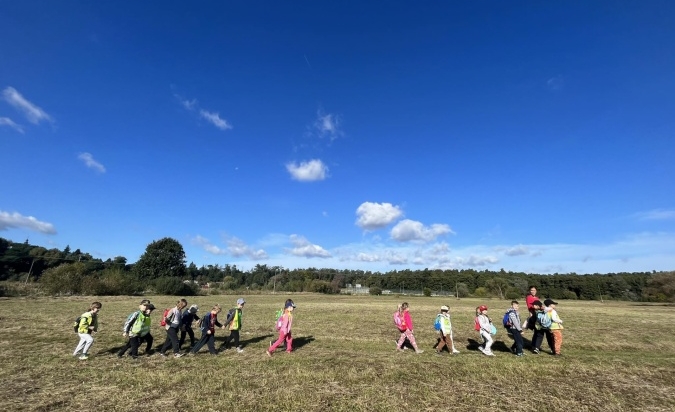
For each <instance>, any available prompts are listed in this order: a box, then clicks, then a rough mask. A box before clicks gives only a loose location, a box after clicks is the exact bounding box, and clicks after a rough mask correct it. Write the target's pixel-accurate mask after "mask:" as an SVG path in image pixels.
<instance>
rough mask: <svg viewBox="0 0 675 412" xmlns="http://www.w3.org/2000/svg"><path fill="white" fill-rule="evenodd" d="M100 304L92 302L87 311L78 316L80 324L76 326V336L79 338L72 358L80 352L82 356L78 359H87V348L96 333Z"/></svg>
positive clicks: (92, 341) (89, 346)
mask: <svg viewBox="0 0 675 412" xmlns="http://www.w3.org/2000/svg"><path fill="white" fill-rule="evenodd" d="M101 307H103V305H101V302H93V303H92V304H91V305H89V310H88V311H86V312H84V313H83V314H82V316H80V322H79V324H78V325H77V334H78V335H79V336H80V342H79V343H78V344H77V347H75V352H73V356H77V355H78V354H79V353H80V351H81V352H82V355H80V357H79V358H78V359H80V360H87V359H89V348H91V345H92V343H94V337H93V336H91V335H92V333H96V332H98V312H99V311H100V310H101Z"/></svg>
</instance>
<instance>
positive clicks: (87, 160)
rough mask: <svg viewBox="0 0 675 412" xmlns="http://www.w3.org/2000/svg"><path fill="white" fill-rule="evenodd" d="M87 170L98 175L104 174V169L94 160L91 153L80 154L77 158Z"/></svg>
mask: <svg viewBox="0 0 675 412" xmlns="http://www.w3.org/2000/svg"><path fill="white" fill-rule="evenodd" d="M77 158H78V159H80V160H81V161H82V162H83V163H84V164H85V165H86V166H87V167H88V168H90V169H94V170H96V171H97V172H99V173H105V167H104V166H103V165H102V164H101V163H99V162H97V161H96V159H94V156H92V155H91V153H87V152H85V153H80V154H79V155H78V156H77Z"/></svg>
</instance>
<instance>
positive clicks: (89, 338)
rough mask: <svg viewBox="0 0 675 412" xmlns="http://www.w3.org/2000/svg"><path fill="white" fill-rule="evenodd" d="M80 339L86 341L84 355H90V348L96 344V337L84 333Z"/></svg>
mask: <svg viewBox="0 0 675 412" xmlns="http://www.w3.org/2000/svg"><path fill="white" fill-rule="evenodd" d="M80 338H81V339H84V347H83V348H82V354H83V355H86V354H88V353H89V348H91V344H92V343H94V337H93V336H91V335H90V334H88V333H82V334H80Z"/></svg>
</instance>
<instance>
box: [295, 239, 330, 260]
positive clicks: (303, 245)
mask: <svg viewBox="0 0 675 412" xmlns="http://www.w3.org/2000/svg"><path fill="white" fill-rule="evenodd" d="M290 241H291V244H293V248H292V249H286V251H287V252H288V253H290V254H292V255H295V256H302V257H307V258H313V257H318V258H329V257H331V254H330V253H329V252H328V251H327V250H326V249H324V248H322V247H321V246H319V245H314V244H312V243H311V242H309V241H308V240H307V239H305V238H304V237H303V236H300V235H291V236H290Z"/></svg>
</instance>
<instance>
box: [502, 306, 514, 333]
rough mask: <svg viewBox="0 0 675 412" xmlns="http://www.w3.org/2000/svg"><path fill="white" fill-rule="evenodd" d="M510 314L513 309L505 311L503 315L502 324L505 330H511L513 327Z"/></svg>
mask: <svg viewBox="0 0 675 412" xmlns="http://www.w3.org/2000/svg"><path fill="white" fill-rule="evenodd" d="M511 312H513V309H509V310H507V311H506V313H505V314H504V319H502V324H503V325H504V327H505V328H506V329H511V328H512V327H513V324H512V323H511V317H510V316H509V315H511Z"/></svg>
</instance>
